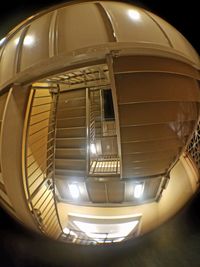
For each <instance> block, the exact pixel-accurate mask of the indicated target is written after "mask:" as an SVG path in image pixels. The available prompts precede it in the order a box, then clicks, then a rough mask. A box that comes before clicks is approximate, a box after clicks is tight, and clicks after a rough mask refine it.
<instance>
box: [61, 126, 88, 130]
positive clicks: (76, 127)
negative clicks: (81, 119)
mask: <svg viewBox="0 0 200 267" xmlns="http://www.w3.org/2000/svg"><path fill="white" fill-rule="evenodd" d="M69 129H70V130H71V129H86V127H85V126H74V127H59V128H57V130H69Z"/></svg>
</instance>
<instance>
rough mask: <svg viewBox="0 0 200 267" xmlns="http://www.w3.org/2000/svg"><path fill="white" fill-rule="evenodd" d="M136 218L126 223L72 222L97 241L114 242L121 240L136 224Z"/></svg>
mask: <svg viewBox="0 0 200 267" xmlns="http://www.w3.org/2000/svg"><path fill="white" fill-rule="evenodd" d="M138 222H139V221H138V220H135V221H132V222H126V223H118V224H116V223H113V224H103V223H102V224H94V223H87V222H80V221H74V224H75V225H76V226H77V227H78V228H79V229H80V230H81V231H82V232H84V233H85V234H86V235H87V236H88V237H90V238H92V239H93V240H95V241H97V242H98V243H101V242H102V241H103V242H104V240H105V239H107V240H108V241H109V240H110V241H112V240H113V241H114V240H115V239H117V240H118V241H117V240H116V242H120V241H122V240H123V239H124V238H125V237H126V236H127V235H129V234H130V232H131V231H132V230H133V229H134V228H135V227H136V226H137V224H138Z"/></svg>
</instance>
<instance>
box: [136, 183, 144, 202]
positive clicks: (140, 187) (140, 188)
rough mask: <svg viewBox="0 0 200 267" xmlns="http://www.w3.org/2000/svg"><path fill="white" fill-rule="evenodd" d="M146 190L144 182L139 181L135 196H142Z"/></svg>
mask: <svg viewBox="0 0 200 267" xmlns="http://www.w3.org/2000/svg"><path fill="white" fill-rule="evenodd" d="M143 191H144V183H139V184H136V185H135V186H134V197H135V198H141V196H142V194H143Z"/></svg>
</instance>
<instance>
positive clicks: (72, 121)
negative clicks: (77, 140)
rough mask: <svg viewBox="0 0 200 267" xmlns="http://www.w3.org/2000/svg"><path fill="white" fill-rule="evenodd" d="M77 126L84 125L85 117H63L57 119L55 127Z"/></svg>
mask: <svg viewBox="0 0 200 267" xmlns="http://www.w3.org/2000/svg"><path fill="white" fill-rule="evenodd" d="M77 126H79V127H80V126H86V118H85V117H84V116H83V117H73V118H64V119H58V120H57V128H59V127H61V128H66V127H77Z"/></svg>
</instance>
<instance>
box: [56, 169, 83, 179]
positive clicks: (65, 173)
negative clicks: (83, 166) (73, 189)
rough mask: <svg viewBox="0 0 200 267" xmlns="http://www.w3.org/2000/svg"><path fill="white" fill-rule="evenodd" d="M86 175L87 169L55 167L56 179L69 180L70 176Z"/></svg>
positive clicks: (80, 176)
mask: <svg viewBox="0 0 200 267" xmlns="http://www.w3.org/2000/svg"><path fill="white" fill-rule="evenodd" d="M85 176H86V171H85V170H71V169H68V170H64V169H59V168H57V169H55V179H56V178H58V179H63V180H67V179H69V178H74V177H78V178H85Z"/></svg>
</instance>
